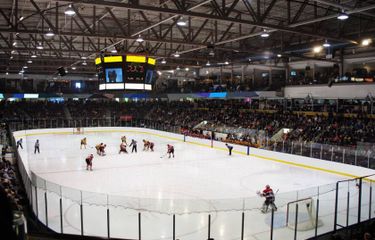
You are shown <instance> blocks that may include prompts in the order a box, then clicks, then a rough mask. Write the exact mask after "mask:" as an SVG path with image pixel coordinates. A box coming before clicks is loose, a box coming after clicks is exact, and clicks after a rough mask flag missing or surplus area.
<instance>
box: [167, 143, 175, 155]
mask: <svg viewBox="0 0 375 240" xmlns="http://www.w3.org/2000/svg"><path fill="white" fill-rule="evenodd" d="M167 148H168V150H167V154H168V158H171V156H173V158H174V147H173V146H172V145H170V144H167Z"/></svg>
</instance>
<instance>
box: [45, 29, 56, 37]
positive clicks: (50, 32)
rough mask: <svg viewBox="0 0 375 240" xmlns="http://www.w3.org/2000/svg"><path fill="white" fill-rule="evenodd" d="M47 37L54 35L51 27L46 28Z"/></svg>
mask: <svg viewBox="0 0 375 240" xmlns="http://www.w3.org/2000/svg"><path fill="white" fill-rule="evenodd" d="M46 36H47V37H53V36H55V33H54V32H53V31H52V30H51V28H48V32H46Z"/></svg>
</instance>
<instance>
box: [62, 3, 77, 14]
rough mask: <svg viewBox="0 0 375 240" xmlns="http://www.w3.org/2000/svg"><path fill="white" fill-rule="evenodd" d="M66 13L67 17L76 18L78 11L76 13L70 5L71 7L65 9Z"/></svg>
mask: <svg viewBox="0 0 375 240" xmlns="http://www.w3.org/2000/svg"><path fill="white" fill-rule="evenodd" d="M64 13H65V15H68V16H74V15H75V14H76V11H74V9H73V7H72V5H71V4H69V7H67V8H66V9H65V11H64Z"/></svg>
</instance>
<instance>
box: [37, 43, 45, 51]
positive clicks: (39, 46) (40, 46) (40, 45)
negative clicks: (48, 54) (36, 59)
mask: <svg viewBox="0 0 375 240" xmlns="http://www.w3.org/2000/svg"><path fill="white" fill-rule="evenodd" d="M43 48H44V47H43V45H42V43H41V42H39V43H38V45H37V46H36V49H39V50H42V49H43Z"/></svg>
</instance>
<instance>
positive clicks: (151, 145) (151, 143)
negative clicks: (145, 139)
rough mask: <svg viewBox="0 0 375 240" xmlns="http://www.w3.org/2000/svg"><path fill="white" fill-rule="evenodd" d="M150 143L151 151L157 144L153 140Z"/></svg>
mask: <svg viewBox="0 0 375 240" xmlns="http://www.w3.org/2000/svg"><path fill="white" fill-rule="evenodd" d="M149 143H150V150H151V152H153V151H154V146H155V144H154V143H153V142H149Z"/></svg>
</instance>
